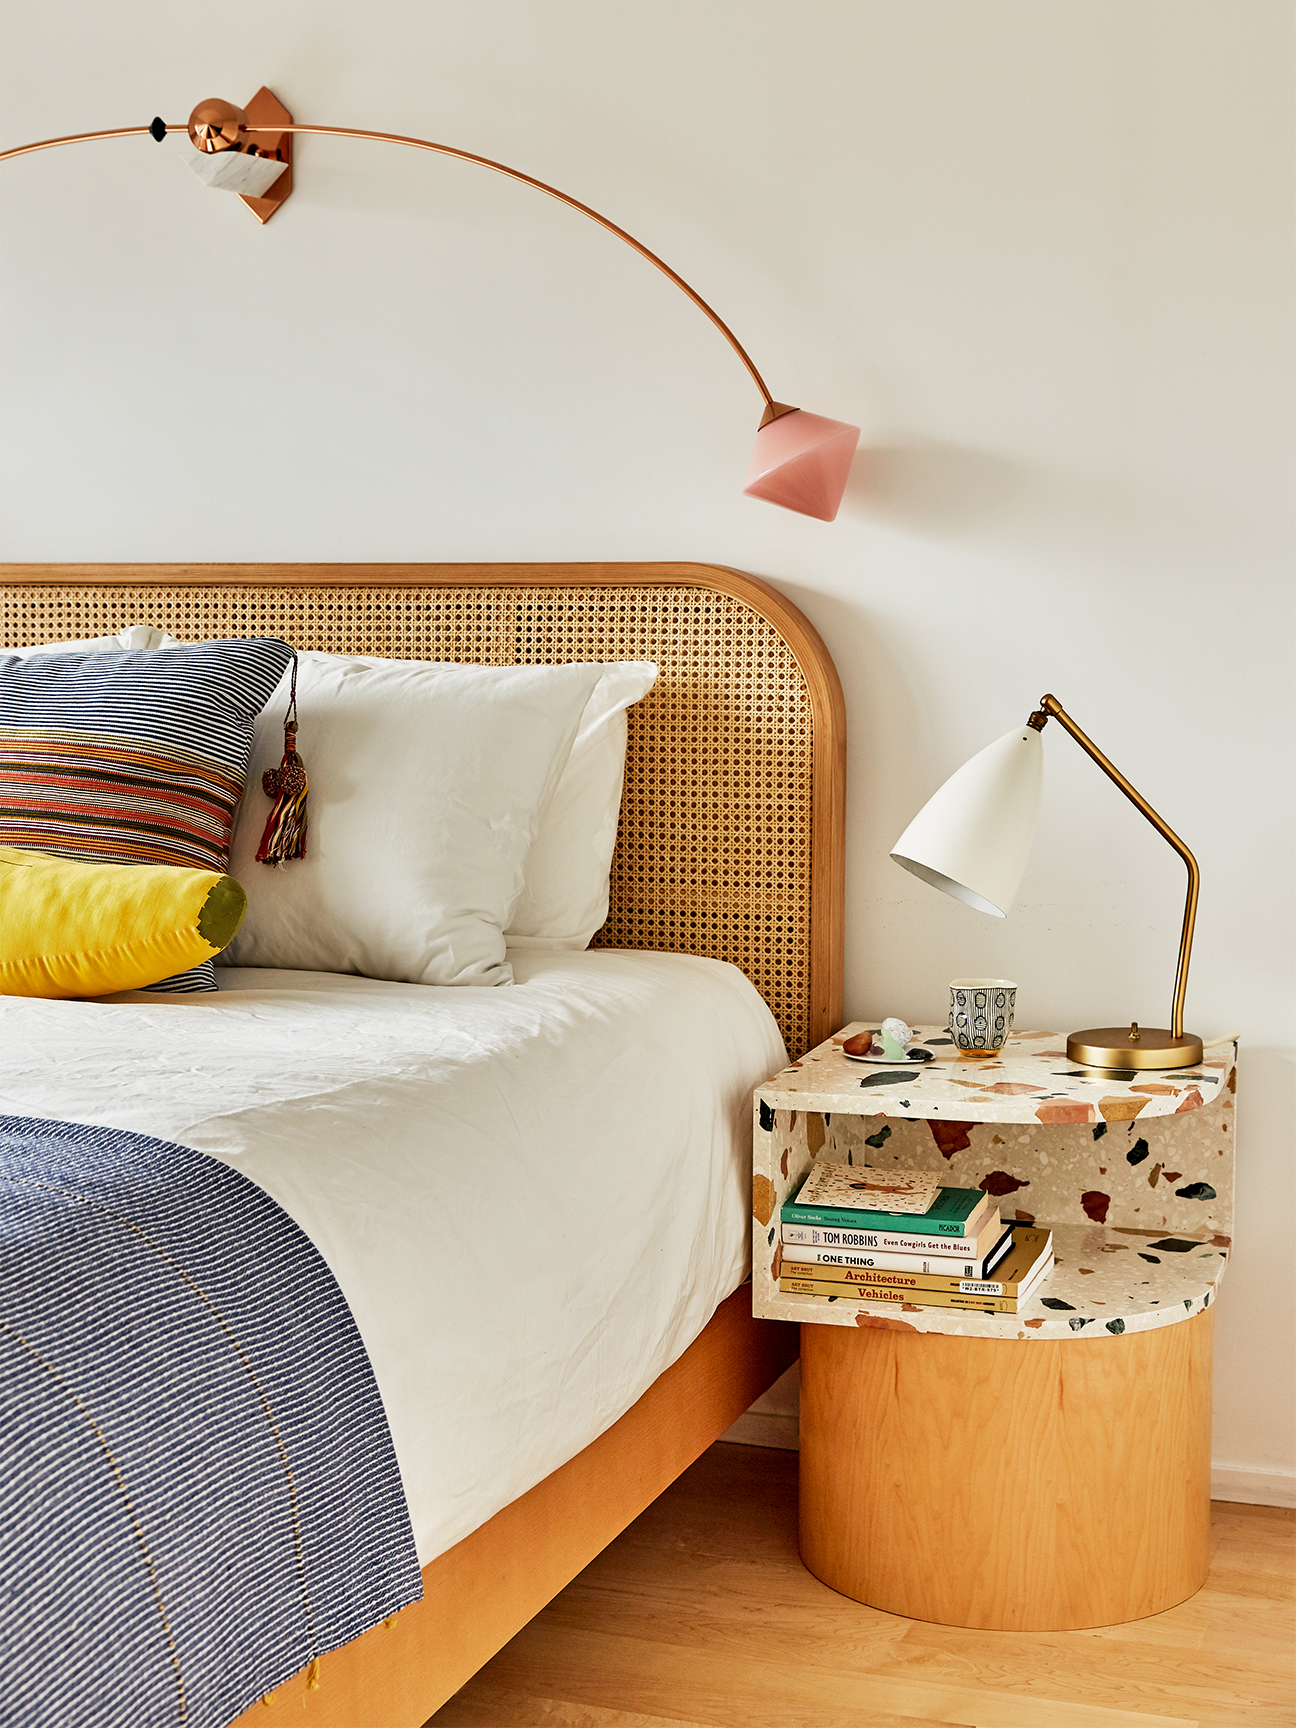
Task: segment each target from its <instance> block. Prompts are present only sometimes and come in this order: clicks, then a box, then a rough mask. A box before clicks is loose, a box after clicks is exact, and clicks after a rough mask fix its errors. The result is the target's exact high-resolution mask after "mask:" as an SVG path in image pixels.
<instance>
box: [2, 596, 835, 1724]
mask: <svg viewBox="0 0 1296 1728" xmlns="http://www.w3.org/2000/svg"><path fill="white" fill-rule="evenodd" d="M0 608H2V615H0V651H2V645H3V644H9V645H13V646H23V645H26V644H29V643H33V642H56V641H69V640H75V639H81V638H87V637H95V636H102V635H109V634H115V633H116V632H117V631H118V630H120V629H121V628H122V627H123V626H125V625H127V624H136V623H140V624H143V623H148V624H156V625H160V626H161V627H163V628H164V629H166V630H168V631H170V633H171V634H172V635H174V636H176V637H179V638H180V639H181V640H184V641H195V640H202V639H205V638H211V637H216V636H254V635H275V636H280V637H282V638H283V639H284V640H286V641H288V642H291V643H292V644H293V645H294V646H295V647H298V648H303V649H305V648H315V649H321V650H324V651H326V652H329V653H335V654H376V655H382V656H386V657H391V658H398V659H399V658H409V659H428V660H458V661H466V662H476V663H489V664H510V663H531V664H534V663H558V662H563V661H571V660H587V661H588V660H600V661H610V660H630V659H644V660H653V661H654V662H656V664H657V666H658V668H659V677H658V681H657V685H656V687H655V689H654V690H653V691H652V693H651V694H650V695H649V696H648V697H646V698H645V699H644V701H643V702H641V703H639V704H637V705H636V707H635V708H634V709H633V710H632V711H631V714H630V717H629V718H630V742H629V750H628V754H627V762H626V789H625V796H624V799H623V802H622V812H621V825H620V830H619V837H618V841H617V853H616V857H615V858H614V860H613V866H612V881H611V907H610V911H609V915H608V921H607V924H606V925H605V926H604V928H603V930H602V931H600V932H599V935H598V936H596V937H595V941H594V945H595V946H603V947H612V948H641V949H659V950H662V949H664V950H668V951H675V952H683V953H691V954H704V955H712V956H714V957H715V958H717V959H721V960H727V961H730V962H731V963H732V964H734V965H735V966H738V967H739V968H740V969H741V970H742V971H744V972H745V973H746V974H747V976H748V977H749V978H750V979H751V981H752V983H753V984H754V985H755V986H756V988H757V989H758V990H759V991H760V992H761V994H762V995H763V996H764V998H765V1000H766V1001H767V1002H768V1004H769V1006H770V1009H771V1011H772V1013H773V1014H774V1016H775V1018H776V1019H777V1020H778V1022H779V1025H780V1027H781V1029H782V1031H783V1036H784V1039H785V1041H786V1043H787V1046H788V1049H789V1051H790V1052H791V1054H792V1056H793V1057H794V1058H795V1057H797V1056H799V1055H800V1054H801V1052H802V1051H804V1050H805V1049H807V1048H808V1047H810V1046H812V1045H815V1044H818V1043H820V1042H821V1041H822V1040H823V1039H824V1038H826V1037H828V1036H829V1035H830V1034H831V1033H832V1032H833V1031H835V1030H836V1028H837V1027H838V1026H840V1025H841V1023H842V966H843V947H844V919H843V902H844V885H845V824H844V816H845V752H846V725H845V708H844V703H843V700H842V692H841V684H840V682H839V680H838V677H837V671H836V668H835V667H834V666H833V663H832V660H831V658H830V656H829V654H828V651H827V649H826V648H825V647H824V644H823V642H822V641H821V640H820V638H819V636H818V634H817V633H816V631H815V630H814V628H813V626H812V625H811V624H810V623H809V621H808V620H807V619H806V618H804V617H803V616H802V614H801V613H800V612H799V611H798V610H797V609H796V607H795V606H793V605H791V604H790V603H789V602H788V601H787V600H785V599H784V598H783V596H782V595H781V594H780V593H779V592H778V591H777V590H776V589H774V588H771V587H770V586H769V585H768V584H767V583H764V582H760V581H758V580H756V579H755V578H754V577H751V576H745V575H743V574H741V573H740V572H739V571H736V570H727V569H723V568H721V567H719V566H717V565H708V564H683V563H681V564H467V565H465V564H460V565H446V564H400V565H397V564H384V565H373V564H369V565H360V564H220V565H211V564H208V565H201V564H130V565H126V564H114V565H104V564H95V565H86V564H80V565H78V564H23V565H13V564H10V565H3V566H0ZM797 1345H798V1338H797V1329H796V1328H795V1327H793V1326H790V1325H785V1324H783V1323H781V1322H779V1321H768V1320H754V1319H753V1318H752V1316H751V1295H750V1291H749V1290H748V1289H747V1288H746V1287H745V1286H744V1287H743V1288H742V1289H741V1290H738V1291H735V1293H734V1294H733V1295H732V1296H730V1297H729V1298H728V1300H727V1301H725V1302H724V1303H722V1304H721V1306H720V1307H719V1309H717V1311H716V1313H715V1315H714V1317H713V1318H712V1320H711V1322H710V1323H709V1325H708V1326H707V1327H706V1329H705V1330H704V1331H703V1332H702V1334H701V1335H700V1336H699V1337H698V1338H697V1339H696V1340H695V1341H694V1342H693V1344H692V1345H691V1346H690V1347H689V1348H688V1350H686V1351H685V1353H684V1354H683V1355H682V1356H681V1357H680V1358H679V1360H678V1361H677V1362H676V1363H675V1364H674V1365H673V1366H672V1367H670V1368H668V1369H667V1370H666V1372H665V1373H664V1374H662V1375H660V1376H659V1378H658V1379H657V1380H656V1381H655V1382H654V1383H653V1384H652V1385H651V1386H650V1387H649V1388H648V1390H647V1391H646V1392H645V1393H644V1395H643V1397H642V1398H640V1400H639V1402H638V1403H637V1404H636V1405H634V1407H633V1408H632V1409H631V1410H629V1411H628V1412H627V1413H626V1414H625V1415H624V1416H623V1417H622V1418H621V1419H620V1421H619V1422H616V1423H614V1424H613V1426H612V1427H611V1428H609V1429H608V1430H607V1431H606V1432H605V1433H604V1434H602V1435H600V1437H599V1438H598V1439H597V1440H595V1441H593V1442H592V1443H591V1444H590V1445H589V1446H587V1447H586V1448H585V1450H584V1451H583V1452H581V1453H579V1454H578V1455H577V1456H576V1457H575V1458H573V1459H571V1460H570V1461H569V1462H568V1463H567V1464H564V1465H563V1466H562V1468H561V1469H559V1470H556V1471H554V1473H553V1474H552V1475H551V1476H548V1477H546V1479H545V1480H544V1481H543V1482H540V1483H538V1484H537V1485H536V1486H535V1487H534V1488H532V1489H531V1490H530V1491H529V1492H528V1493H526V1494H524V1495H522V1496H521V1497H520V1498H519V1499H517V1500H515V1501H513V1502H512V1504H511V1505H508V1506H506V1507H504V1508H503V1510H502V1511H500V1512H498V1513H497V1514H496V1515H495V1517H494V1518H492V1519H490V1520H489V1521H488V1522H487V1523H486V1524H483V1525H482V1526H481V1527H480V1528H479V1529H478V1530H476V1531H474V1532H473V1534H472V1535H470V1536H467V1537H465V1538H464V1540H463V1541H462V1542H460V1543H458V1544H457V1545H456V1546H455V1547H454V1548H452V1549H450V1550H449V1551H448V1552H447V1553H445V1554H443V1555H441V1556H440V1558H438V1559H436V1560H434V1561H433V1562H432V1563H431V1564H430V1565H429V1566H427V1567H425V1568H424V1571H423V1582H424V1590H425V1595H424V1600H423V1601H422V1602H421V1603H418V1604H416V1605H414V1606H412V1607H410V1608H407V1609H405V1610H403V1611H402V1612H401V1613H400V1614H398V1615H396V1616H394V1617H393V1619H392V1620H391V1621H390V1622H389V1623H388V1624H386V1625H383V1626H378V1627H375V1628H373V1629H372V1630H371V1631H369V1632H367V1633H365V1634H364V1635H363V1636H362V1637H360V1638H357V1639H355V1640H354V1641H353V1642H352V1643H350V1644H348V1645H346V1646H345V1647H344V1648H343V1649H341V1650H338V1651H335V1652H333V1653H331V1654H329V1655H326V1656H324V1657H323V1658H322V1659H321V1661H320V1663H319V1664H318V1674H317V1676H316V1679H317V1682H318V1683H317V1684H315V1685H312V1684H311V1681H310V1672H313V1670H314V1668H315V1665H312V1671H308V1673H307V1674H303V1675H299V1676H297V1677H296V1678H295V1679H294V1680H292V1681H290V1682H288V1683H287V1684H285V1685H284V1686H281V1687H280V1688H279V1689H278V1690H277V1692H276V1693H274V1694H273V1695H272V1696H271V1698H270V1699H269V1700H268V1701H266V1702H265V1703H264V1704H256V1705H253V1706H252V1708H251V1709H250V1710H248V1711H246V1712H245V1713H244V1715H243V1716H241V1717H240V1718H239V1722H240V1723H241V1724H243V1725H244V1728H247V1725H249V1724H253V1723H267V1724H273V1722H274V1721H275V1719H276V1718H275V1717H274V1716H272V1715H269V1714H267V1705H268V1708H269V1709H270V1710H276V1709H277V1710H278V1711H279V1713H280V1714H282V1715H283V1716H284V1717H285V1720H288V1721H291V1722H293V1723H295V1724H296V1723H300V1724H302V1725H303V1728H419V1725H420V1724H422V1723H424V1722H425V1721H426V1720H427V1718H428V1717H429V1716H430V1715H431V1714H432V1713H433V1712H434V1711H435V1710H436V1709H438V1708H439V1706H440V1705H441V1704H442V1703H443V1702H444V1701H445V1700H446V1699H447V1698H449V1697H450V1696H451V1695H452V1694H453V1693H454V1692H455V1691H457V1690H458V1688H459V1687H460V1686H462V1685H463V1684H464V1682H465V1681H466V1680H467V1679H468V1678H469V1677H470V1676H471V1675H472V1674H473V1673H474V1672H475V1671H476V1670H477V1669H478V1668H479V1667H480V1666H481V1665H482V1663H484V1662H486V1661H487V1660H489V1658H490V1657H491V1656H492V1655H494V1653H495V1652H496V1651H497V1650H498V1649H500V1648H501V1646H502V1645H504V1644H505V1643H507V1641H508V1640H509V1639H510V1638H511V1637H512V1636H513V1634H514V1633H515V1632H517V1631H519V1630H520V1629H521V1627H522V1626H524V1625H525V1624H526V1622H527V1621H528V1620H529V1619H530V1618H531V1617H532V1615H534V1614H535V1613H537V1612H538V1611H539V1610H540V1609H541V1608H542V1607H543V1606H544V1605H545V1603H546V1602H548V1601H550V1600H551V1599H552V1597H553V1596H555V1595H556V1594H557V1593H558V1591H559V1590H561V1589H562V1588H563V1587H564V1585H566V1584H567V1583H569V1582H570V1581H571V1579H573V1578H574V1577H575V1576H576V1574H577V1573H578V1572H579V1571H581V1569H582V1568H583V1567H584V1566H586V1565H588V1563H589V1562H590V1561H591V1560H592V1559H593V1558H594V1556H595V1555H596V1554H597V1553H598V1552H599V1551H600V1549H602V1548H604V1547H606V1545H607V1544H608V1543H609V1542H611V1541H612V1540H613V1538H614V1537H616V1536H617V1535H618V1534H619V1533H620V1532H621V1531H622V1530H624V1529H625V1527H626V1526H627V1525H628V1524H629V1523H631V1522H632V1520H633V1519H634V1518H636V1517H637V1516H638V1514H639V1513H640V1512H642V1511H643V1510H644V1508H645V1507H647V1506H648V1505H649V1504H650V1503H651V1502H652V1501H653V1500H654V1499H655V1498H656V1497H657V1495H658V1494H660V1493H661V1492H662V1490H663V1489H665V1488H666V1487H668V1486H669V1484H670V1483H671V1482H672V1481H673V1480H674V1479H675V1477H676V1476H678V1475H679V1474H680V1472H681V1471H683V1470H685V1469H687V1468H688V1466H689V1465H690V1464H691V1463H692V1462H693V1460H694V1459H695V1458H697V1457H698V1456H699V1455H700V1454H701V1453H702V1452H703V1451H705V1449H706V1448H707V1447H708V1446H709V1445H710V1444H711V1442H712V1441H713V1440H715V1439H717V1438H718V1437H719V1435H721V1434H722V1433H723V1432H724V1430H725V1429H726V1428H727V1427H728V1426H729V1424H730V1423H731V1422H733V1421H734V1420H735V1419H736V1418H737V1417H738V1416H739V1415H741V1413H742V1412H743V1411H744V1410H745V1409H746V1408H747V1406H748V1405H749V1404H751V1403H752V1402H753V1400H754V1399H756V1398H757V1397H759V1395H760V1394H761V1393H762V1392H763V1391H764V1390H765V1389H766V1388H767V1387H768V1386H770V1385H771V1384H772V1383H773V1382H774V1380H776V1379H777V1378H778V1376H779V1374H781V1373H782V1372H783V1370H784V1369H785V1368H787V1367H788V1366H789V1365H790V1364H791V1362H792V1361H793V1360H794V1359H795V1357H796V1354H797Z"/></svg>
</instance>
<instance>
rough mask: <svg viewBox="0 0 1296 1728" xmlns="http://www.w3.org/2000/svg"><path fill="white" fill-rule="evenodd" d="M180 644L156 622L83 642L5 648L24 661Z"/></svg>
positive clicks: (48, 643) (131, 626)
mask: <svg viewBox="0 0 1296 1728" xmlns="http://www.w3.org/2000/svg"><path fill="white" fill-rule="evenodd" d="M179 646H180V644H179V643H178V642H177V641H176V639H175V637H174V636H168V635H167V633H166V631H165V630H159V629H158V628H157V626H156V625H155V624H128V625H127V626H126V628H125V629H124V630H123V631H122V632H121V633H120V635H117V636H92V637H90V638H89V640H88V641H85V642H42V643H40V644H39V645H38V646H37V647H35V648H6V649H5V650H4V652H5V653H6V654H16V655H17V656H18V658H19V659H20V660H25V659H26V658H27V657H28V655H30V654H119V653H120V652H121V650H122V649H123V648H178V647H179Z"/></svg>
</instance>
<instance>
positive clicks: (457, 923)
mask: <svg viewBox="0 0 1296 1728" xmlns="http://www.w3.org/2000/svg"><path fill="white" fill-rule="evenodd" d="M601 673H602V667H600V666H596V665H591V666H586V665H572V666H455V665H443V664H438V663H433V662H429V661H419V660H379V659H373V658H349V657H346V656H343V655H334V654H315V653H302V654H299V655H298V673H297V707H298V712H299V715H300V721H301V729H300V732H299V734H298V748H299V750H300V753H301V757H302V760H303V762H304V763H305V765H306V774H307V778H308V780H309V782H310V794H309V801H308V830H307V841H306V856H305V858H302V859H297V860H294V861H293V862H291V863H288V864H284V865H281V866H279V867H278V868H272V867H270V866H269V865H265V864H258V863H256V862H255V857H256V850H257V846H258V845H259V843H260V839H261V833H262V830H263V828H264V826H265V822H266V817H267V816H268V814H269V811H270V803H269V800H268V799H267V798H266V797H265V795H264V793H263V792H262V791H261V789H260V782H261V775H262V773H263V771H264V770H265V769H267V768H273V767H277V766H278V763H279V760H280V758H281V756H282V754H283V716H284V710H285V708H286V705H287V693H288V682H287V678H285V680H284V682H283V684H281V685H280V687H279V689H278V691H277V692H276V693H275V696H274V698H273V699H272V701H271V702H270V703H269V704H268V706H267V708H266V710H265V712H264V713H263V714H262V716H261V718H260V719H259V720H258V721H257V724H256V737H255V740H254V743H253V747H252V761H251V764H250V766H249V770H248V791H247V794H246V796H245V797H244V799H243V802H242V804H241V806H240V808H239V817H238V821H237V823H236V825H235V829H234V843H233V847H232V849H231V855H230V874H231V875H233V876H236V877H237V878H238V880H239V881H240V882H241V883H242V884H243V887H244V888H245V890H246V891H247V897H248V911H247V917H246V919H245V920H244V923H243V927H242V929H241V930H240V932H239V934H238V937H237V939H236V940H235V942H234V944H233V945H232V947H231V948H230V949H228V950H227V953H228V958H229V962H230V964H232V965H235V966H274V967H287V968H291V969H294V970H300V971H310V972H358V973H360V974H362V975H363V976H365V977H370V978H392V979H397V980H400V981H403V982H407V983H412V984H507V983H510V982H511V981H512V972H511V970H510V968H509V966H508V964H507V962H506V961H505V958H504V930H505V927H506V926H507V924H508V922H509V919H510V917H511V915H512V913H513V909H514V907H515V906H516V904H517V901H518V897H519V895H520V894H521V892H522V882H523V867H524V865H525V863H526V857H527V853H528V851H529V850H530V847H531V842H532V841H533V839H534V838H535V835H536V831H537V829H538V827H539V823H540V816H541V812H542V811H543V810H544V808H545V806H546V804H547V803H548V801H549V799H550V798H551V796H552V794H553V792H554V790H555V788H556V786H557V784H558V780H559V777H560V775H561V774H562V770H563V768H564V766H565V765H566V762H567V758H568V756H569V754H570V752H571V747H572V742H573V740H574V739H575V736H576V732H577V728H578V726H579V725H580V720H581V715H582V713H583V712H584V709H585V706H586V703H587V702H588V701H589V698H590V696H591V695H592V694H593V692H594V688H595V686H596V685H597V683H598V681H599V677H600V675H601Z"/></svg>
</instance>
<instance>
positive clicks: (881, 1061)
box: [842, 1044, 936, 1071]
mask: <svg viewBox="0 0 1296 1728" xmlns="http://www.w3.org/2000/svg"><path fill="white" fill-rule="evenodd" d="M842 1055H843V1056H844V1057H845V1058H846V1060H847V1061H848V1062H868V1063H871V1064H872V1065H873V1066H874V1067H875V1068H904V1069H905V1070H906V1071H907V1070H908V1069H909V1068H910V1067H911V1066H912V1067H914V1068H919V1067H921V1066H922V1065H923V1064H924V1063H926V1062H934V1061H935V1060H936V1055H935V1052H934V1051H932V1050H928V1049H926V1048H925V1046H923V1045H922V1044H911V1045H910V1046H909V1048H908V1049H907V1050H906V1051H905V1060H904V1061H903V1062H897V1061H896V1059H895V1057H894V1056H877V1055H875V1054H874V1053H873V1052H872V1051H870V1052H869V1054H868V1055H867V1056H857V1055H855V1053H854V1051H852V1050H847V1049H846V1048H845V1047H844V1046H843V1048H842Z"/></svg>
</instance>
